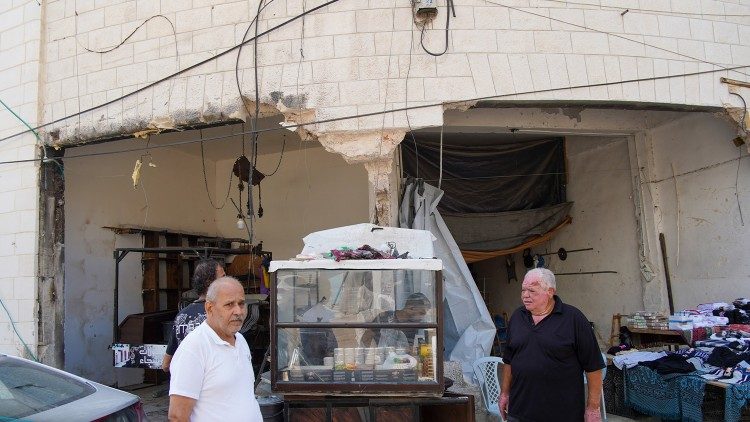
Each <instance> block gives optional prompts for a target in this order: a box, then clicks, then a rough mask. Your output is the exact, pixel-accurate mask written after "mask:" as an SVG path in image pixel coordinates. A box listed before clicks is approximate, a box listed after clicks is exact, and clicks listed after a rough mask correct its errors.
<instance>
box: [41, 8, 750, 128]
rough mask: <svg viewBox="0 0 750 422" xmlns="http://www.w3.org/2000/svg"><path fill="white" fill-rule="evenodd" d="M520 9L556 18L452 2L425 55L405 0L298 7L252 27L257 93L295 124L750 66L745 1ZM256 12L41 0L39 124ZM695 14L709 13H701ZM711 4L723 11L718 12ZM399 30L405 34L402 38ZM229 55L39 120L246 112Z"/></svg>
mask: <svg viewBox="0 0 750 422" xmlns="http://www.w3.org/2000/svg"><path fill="white" fill-rule="evenodd" d="M514 4H515V3H514ZM529 5H530V6H532V7H531V8H530V9H528V10H529V11H532V12H534V13H537V14H540V15H545V16H550V17H552V18H554V19H557V21H550V20H548V19H545V18H542V17H538V16H533V15H529V14H526V13H524V12H523V10H515V9H509V8H505V7H502V6H498V5H493V4H490V3H486V2H482V1H479V0H468V1H467V0H464V1H458V2H457V3H456V13H457V16H456V18H454V19H453V20H452V24H451V29H452V31H451V38H450V47H449V49H448V52H447V54H445V55H443V56H440V57H433V56H430V55H428V54H426V53H425V52H424V51H423V50H422V49H421V47H420V46H419V44H418V38H419V31H412V25H413V23H412V16H411V14H412V10H411V7H410V5H409V4H408V3H404V4H394V3H392V2H391V3H389V2H382V1H373V0H341V1H339V2H338V3H335V4H332V5H330V6H327V7H325V8H323V9H321V10H318V11H316V12H314V13H312V14H311V15H309V16H307V17H306V18H305V19H304V25H303V20H302V19H299V20H297V21H295V22H293V23H291V24H289V25H287V26H284V27H283V28H281V29H279V30H278V31H275V32H273V33H271V34H269V35H266V36H263V37H261V38H260V39H259V42H258V46H259V48H258V75H259V78H258V85H259V91H260V97H261V101H262V102H263V103H264V104H267V105H270V106H273V107H275V108H277V109H280V110H281V111H286V110H297V111H299V110H312V113H307V114H308V120H307V121H310V120H313V119H316V120H320V119H328V118H336V117H344V116H350V115H356V114H363V113H370V112H377V111H380V110H384V109H393V108H399V107H403V106H405V105H406V104H408V105H410V106H412V105H424V104H433V103H437V104H439V103H441V102H446V101H460V100H465V99H469V98H473V97H480V96H487V95H509V97H506V99H513V98H519V99H531V100H535V99H537V100H602V101H634V102H660V103H675V104H694V105H707V106H722V105H724V104H733V105H735V106H737V105H738V104H739V103H738V100H737V99H736V98H732V97H731V96H730V95H729V94H728V92H727V90H726V87H723V86H721V84H720V82H719V77H720V76H727V75H725V73H727V72H723V73H716V74H706V75H700V76H690V77H680V78H674V79H662V80H656V81H644V82H632V83H625V84H613V85H609V86H598V87H592V88H580V89H572V90H570V89H563V90H558V91H551V92H546V93H541V94H529V95H520V96H517V97H514V96H513V94H515V93H522V92H528V91H534V90H544V89H550V88H557V87H567V86H578V85H586V84H599V83H607V82H617V81H620V80H630V79H636V78H648V77H652V76H662V75H667V74H679V73H687V72H697V71H702V70H707V69H711V68H713V66H712V65H710V64H705V63H701V62H700V61H699V60H706V61H709V62H714V63H719V64H721V65H725V66H733V65H740V64H750V36H749V35H748V34H749V31H750V29H749V27H748V23H747V20H744V19H743V18H741V17H736V16H731V15H732V14H741V13H750V2H747V1H746V0H743V1H741V2H739V3H726V2H721V1H713V0H709V1H704V2H701V3H700V4H683V3H679V2H678V3H674V4H664V5H662V4H659V5H653V6H650V7H651V8H653V9H654V10H655V12H652V13H649V12H643V11H637V10H631V11H629V12H628V13H624V14H621V12H622V11H621V10H616V9H613V10H605V9H600V8H598V7H593V6H590V5H588V6H587V5H576V4H568V5H565V4H555V5H547V7H542V6H539V5H537V4H534V5H531V4H529ZM529 5H527V4H525V2H521V4H520V6H522V7H523V6H529ZM305 6H306V7H307V8H310V7H311V6H312V5H309V4H307V5H306V4H304V3H303V2H302V1H301V0H286V1H276V2H273V3H271V4H269V5H268V6H267V7H266V8H265V9H264V11H263V14H262V17H261V19H260V26H259V29H260V30H261V31H262V30H265V29H268V28H270V27H273V26H275V25H278V24H280V23H282V22H284V21H285V20H287V19H289V18H291V17H293V16H296V15H298V14H299V13H301V12H302V11H303V7H305ZM256 9H257V3H256V2H254V1H231V0H211V1H209V0H162V1H160V2H153V1H148V0H126V1H125V0H122V1H118V0H108V1H101V2H99V1H96V2H95V1H81V0H51V1H49V2H47V10H48V13H47V17H46V19H45V22H44V25H46V27H47V28H48V31H47V34H46V37H45V39H44V40H43V44H44V48H45V54H46V56H47V59H46V63H45V68H44V72H45V78H46V82H45V84H44V85H43V87H42V89H43V90H44V92H45V98H46V100H45V103H44V104H43V106H44V107H43V110H44V120H45V121H51V120H54V119H59V118H61V117H64V116H66V115H70V114H72V113H75V112H78V111H79V110H82V109H86V108H89V107H91V106H95V105H98V104H102V103H105V102H107V101H109V100H112V99H114V98H117V97H119V96H121V95H123V94H126V93H129V92H132V91H134V90H135V89H138V88H140V87H143V86H144V85H145V84H148V83H150V82H153V81H156V80H159V79H160V78H162V77H164V76H166V75H169V74H170V73H173V72H175V71H177V70H181V69H185V68H187V67H188V66H190V65H192V64H194V63H197V62H199V61H201V60H203V59H205V58H208V57H210V56H211V55H214V54H217V53H219V52H221V51H223V50H225V49H227V48H229V47H232V46H233V45H236V44H237V43H239V42H240V41H241V39H242V36H243V34H244V32H245V30H246V29H247V27H248V25H249V23H250V21H251V20H252V18H253V17H254V15H255V11H256ZM672 12H674V15H670V13H672ZM444 13H445V10H444V9H443V8H440V11H439V16H438V18H437V21H436V23H435V25H436V28H438V29H439V24H441V23H442V17H443V16H444V15H443V14H444ZM689 13H692V14H693V15H689ZM701 13H705V14H707V15H706V16H703V17H699V16H700V14H701ZM721 13H726V14H728V16H718V15H719V14H721ZM157 14H161V15H163V16H164V17H166V18H167V19H168V20H167V19H164V18H155V19H151V20H150V21H149V22H148V23H146V24H145V25H143V27H141V28H140V29H139V30H138V31H136V32H135V33H134V34H133V36H132V37H131V38H130V39H129V40H128V41H127V42H126V43H125V44H123V45H122V46H121V47H119V48H117V49H115V50H113V51H111V52H108V53H105V54H98V53H92V52H89V51H86V50H85V49H84V47H85V48H87V49H91V50H97V49H99V50H102V49H107V48H111V47H112V46H115V45H117V44H118V43H119V42H120V41H121V40H122V39H123V38H124V37H125V36H127V35H128V34H130V32H132V31H133V29H135V28H136V27H137V26H138V25H140V24H141V23H142V22H143V21H144V20H146V19H147V18H150V17H152V16H155V15H157ZM561 22H570V23H573V24H575V25H582V26H588V27H590V28H594V29H601V30H606V31H608V32H611V33H613V34H616V35H618V36H609V37H608V36H607V35H605V34H602V33H601V32H595V31H590V30H585V29H583V28H581V27H575V26H569V25H565V24H563V23H561ZM172 24H174V29H173V27H172ZM252 33H253V31H250V34H252ZM415 34H416V35H415ZM412 37H414V40H413V41H414V44H415V45H414V46H411V45H410V38H412ZM622 37H625V38H629V39H631V40H634V41H628V40H626V39H623V38H622ZM425 42H426V46H427V47H428V48H430V49H432V50H438V51H439V50H440V48H439V47H442V43H443V38H442V32H441V31H439V30H435V31H430V32H429V33H428V36H427V37H426V40H425ZM644 44H648V45H644ZM649 45H651V46H655V47H649ZM664 50H672V51H675V52H676V53H669V52H667V51H664ZM252 53H253V52H252V44H248V45H247V46H246V47H245V48H244V49H243V51H242V56H241V58H240V61H239V72H238V73H239V85H240V90H241V91H242V95H244V96H245V97H246V98H254V96H255V78H254V71H253V60H254V58H253V54H252ZM686 56H688V57H686ZM235 63H236V54H235V53H234V52H233V53H230V54H228V55H226V56H223V57H221V58H219V59H217V60H213V61H210V62H209V63H207V64H205V65H202V66H200V67H198V68H196V69H193V70H190V71H188V72H186V73H184V74H182V75H180V76H179V77H177V78H174V79H172V80H170V81H168V82H163V83H161V84H159V85H157V86H156V87H154V88H149V89H146V90H144V91H143V92H142V93H139V94H137V95H134V96H132V97H129V98H126V99H123V100H121V101H115V102H114V103H112V104H111V105H109V106H107V107H104V108H103V109H99V110H96V111H93V112H90V113H84V114H83V115H81V116H80V118H79V117H76V118H74V119H69V120H66V121H65V122H62V123H61V124H60V125H57V126H56V127H54V128H50V130H51V132H52V133H53V134H54V137H53V138H51V139H53V140H54V141H55V142H61V143H66V142H70V143H76V142H81V141H86V140H90V139H97V138H106V137H108V136H114V135H120V134H123V133H133V132H138V131H141V130H144V129H147V128H148V126H149V125H151V126H154V127H157V128H158V127H159V124H160V122H161V124H162V125H166V126H168V127H178V128H179V127H182V126H187V125H197V124H200V123H205V122H212V121H217V120H224V119H245V118H246V116H245V114H246V113H245V112H244V108H243V107H242V103H241V101H240V98H241V97H240V94H239V92H238V89H237V86H236V85H237V82H236V80H235ZM407 76H408V81H407ZM729 76H730V77H731V76H732V75H731V74H730V75H729ZM442 111H443V110H442V108H441V107H433V108H426V109H420V110H413V111H411V112H409V116H408V121H407V116H406V114H405V113H404V112H397V113H393V114H390V115H386V116H385V117H382V116H370V117H365V118H360V119H352V120H345V121H338V122H329V123H325V124H319V125H316V126H315V127H310V128H307V129H308V130H310V131H311V132H315V133H317V134H323V133H330V132H337V131H348V132H352V131H355V132H356V131H370V130H384V129H387V130H406V129H407V128H408V127H409V126H411V127H423V126H434V125H440V124H441V123H442ZM165 122H166V123H165Z"/></svg>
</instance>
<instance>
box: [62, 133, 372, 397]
mask: <svg viewBox="0 0 750 422" xmlns="http://www.w3.org/2000/svg"><path fill="white" fill-rule="evenodd" d="M277 120H278V119H277ZM277 124H278V123H277V122H276V121H265V119H262V120H261V127H267V126H271V125H277ZM245 130H248V128H247V127H245ZM242 131H243V125H242V124H240V123H238V124H234V125H226V126H217V127H206V128H203V129H196V130H190V131H184V132H172V133H164V134H159V135H152V136H151V137H150V138H149V139H148V140H146V139H139V138H130V139H124V140H120V141H110V142H106V143H100V144H95V145H87V146H81V147H76V148H68V149H67V150H66V151H65V154H66V156H71V157H72V156H82V157H81V158H75V159H73V158H70V159H67V160H66V165H65V204H66V205H65V238H66V245H65V249H66V250H65V263H64V269H65V280H66V282H65V289H64V291H65V309H64V320H65V330H64V337H65V338H64V340H65V342H64V343H65V369H66V370H67V371H70V372H73V373H76V374H80V375H82V376H84V377H87V378H90V379H93V380H96V381H99V382H103V383H105V384H110V385H114V384H117V385H119V386H127V385H135V384H140V383H143V382H144V369H130V368H127V369H119V368H115V367H114V366H113V351H112V350H110V347H111V346H112V344H113V343H116V341H113V340H115V339H118V340H119V343H127V344H131V345H143V344H152V345H159V346H158V347H157V346H153V347H151V346H150V347H135V348H133V347H128V349H125V353H120V357H119V359H118V363H119V364H120V365H125V366H126V365H129V364H137V365H139V366H141V367H150V368H153V367H159V366H160V361H159V358H157V356H159V354H160V352H161V350H163V348H164V345H165V344H166V342H165V341H164V338H165V337H164V334H163V333H164V330H163V328H166V327H167V325H168V322H169V321H170V320H172V319H173V318H174V314H175V313H176V311H177V309H178V308H179V307H180V304H181V303H183V304H184V303H186V301H189V300H191V297H190V295H191V292H190V288H191V287H190V277H191V276H192V273H193V269H194V266H195V262H196V261H197V260H198V259H199V258H201V257H205V256H210V257H212V258H214V259H217V260H219V261H222V262H223V264H224V265H225V268H226V272H227V274H229V275H232V276H234V277H236V278H238V279H239V280H240V281H241V282H242V283H243V285H244V286H245V289H246V293H247V294H248V302H251V303H253V302H254V303H256V305H254V306H257V307H259V309H257V311H258V312H254V307H251V308H250V309H249V312H248V319H250V318H255V317H256V316H257V319H256V320H255V321H249V320H246V323H247V324H246V328H248V330H247V332H246V337H247V339H248V343H249V344H250V346H251V347H252V348H253V349H254V356H255V355H257V354H260V356H259V357H257V358H258V360H260V358H261V357H262V354H263V352H262V351H261V352H259V350H263V351H264V350H265V349H266V348H267V345H268V328H267V324H268V301H267V299H266V298H267V296H268V290H267V287H268V277H267V271H266V268H267V265H268V262H270V259H271V258H273V259H284V258H291V257H293V256H294V255H296V254H297V253H298V252H299V251H300V249H301V247H302V240H301V239H302V237H304V235H306V234H307V233H309V232H312V231H315V230H319V229H321V228H328V227H332V226H338V225H341V224H350V223H355V222H361V221H366V220H367V219H368V215H369V213H368V208H369V206H368V193H367V192H368V181H367V173H366V171H365V169H364V168H363V167H362V166H354V165H348V164H346V163H345V162H344V160H343V159H342V158H341V157H340V156H338V155H336V154H331V153H328V152H326V151H325V150H324V149H323V148H322V147H321V146H320V144H318V143H316V142H306V141H302V140H301V139H300V138H299V137H298V136H297V135H296V134H294V133H292V132H289V131H283V132H279V131H272V132H268V133H267V134H264V135H263V136H261V137H260V139H259V141H258V154H257V157H258V158H257V169H258V172H261V173H262V174H263V176H262V177H261V178H260V179H261V180H260V181H259V183H254V184H253V186H252V188H250V185H249V184H248V183H247V178H245V180H243V182H242V190H240V188H239V180H238V177H237V176H236V175H235V173H234V172H233V168H234V167H235V163H236V162H237V160H238V158H239V157H241V156H245V157H251V152H250V149H249V148H250V146H249V145H250V142H249V140H248V139H243V137H242V136H241V135H234V134H237V133H240V132H242ZM200 139H204V140H205V141H204V142H194V143H189V144H183V145H170V144H175V143H180V142H182V141H185V140H193V141H195V140H200ZM243 143H244V147H243ZM134 148H138V149H139V150H138V151H134V152H126V153H116V152H117V151H122V150H129V149H134ZM87 154H97V155H95V156H86V155H87ZM257 178H258V177H257V176H256V179H257ZM254 182H257V180H254ZM248 192H252V198H253V201H252V202H253V204H252V205H253V209H254V211H255V217H254V220H252V221H251V219H250V217H249V212H248V207H247V197H248ZM341 197H346V198H347V207H345V208H344V207H335V206H331V204H337V203H339V202H340V201H339V198H341ZM235 205H236V207H235ZM238 208H239V210H238ZM261 208H262V216H261ZM240 222H242V223H241V224H240ZM251 223H252V231H253V242H252V243H249V242H248V238H249V236H248V232H249V231H250V229H251ZM143 248H147V250H142V249H143ZM126 251H127V252H126ZM116 279H117V289H116V288H115V280H116ZM116 290H117V305H115V291H116ZM115 309H117V310H116V314H115V313H114V312H115ZM113 319H114V321H113ZM114 327H116V328H114ZM113 331H114V332H113ZM118 337H119V338H118ZM120 350H121V351H122V349H120ZM132 351H135V352H136V353H130V352H132ZM140 355H145V356H144V358H143V359H141V357H140ZM149 355H151V356H152V358H149V357H148V356H149ZM136 359H138V360H139V361H140V362H136ZM256 365H257V363H256ZM160 372H161V371H160V370H155V369H146V370H145V376H146V378H145V382H147V383H154V382H159V381H161V379H160V378H157V377H159V376H163V375H159V373H160Z"/></svg>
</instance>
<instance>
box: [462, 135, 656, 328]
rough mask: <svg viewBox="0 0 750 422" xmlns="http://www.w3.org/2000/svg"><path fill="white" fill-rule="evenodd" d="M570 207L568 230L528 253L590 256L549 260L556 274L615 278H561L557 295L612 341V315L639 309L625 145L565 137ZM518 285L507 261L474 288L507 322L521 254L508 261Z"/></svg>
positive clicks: (492, 265) (489, 269)
mask: <svg viewBox="0 0 750 422" xmlns="http://www.w3.org/2000/svg"><path fill="white" fill-rule="evenodd" d="M566 149H567V159H568V161H567V163H568V175H569V177H568V185H567V195H568V200H569V201H573V202H574V205H573V209H572V211H571V217H573V223H572V224H571V225H569V226H567V227H565V228H564V229H562V230H561V231H560V233H559V234H558V235H557V236H555V237H554V238H552V239H551V240H550V241H549V242H547V244H545V245H544V246H543V247H537V248H534V249H533V253H545V252H555V251H557V250H558V249H559V248H561V247H564V248H566V249H568V250H570V249H580V248H594V250H593V251H584V252H578V253H571V254H569V255H568V258H567V260H565V261H561V260H560V259H559V258H558V257H557V256H556V255H552V256H546V257H545V260H546V261H547V263H548V265H547V266H548V267H549V268H550V269H551V270H552V271H554V272H555V273H575V272H590V271H602V270H605V271H616V272H617V274H594V275H572V276H571V275H560V276H558V277H557V289H558V294H559V295H560V297H561V298H562V300H563V301H564V302H566V303H569V304H571V305H574V306H576V307H578V308H579V309H581V310H582V311H583V312H584V314H586V316H587V317H588V318H589V320H591V321H593V322H594V326H595V328H596V329H597V332H598V334H599V335H600V336H601V337H602V338H604V339H607V340H608V339H609V331H610V326H611V323H612V314H613V313H618V312H619V313H630V312H633V311H636V310H641V309H642V308H643V298H642V292H641V288H640V285H641V282H640V274H639V270H638V255H637V254H638V243H637V239H636V234H635V218H634V216H633V205H632V198H631V183H630V176H631V172H630V167H629V159H628V141H627V139H625V138H606V137H593V136H592V137H581V136H569V137H566ZM513 259H514V261H515V264H516V265H515V269H516V274H517V277H518V280H517V281H511V282H510V283H508V278H507V275H506V274H507V273H506V269H505V266H506V261H505V257H500V258H495V259H492V260H487V261H483V262H480V263H477V264H476V265H475V268H476V275H477V279H476V281H477V285H478V286H479V288H480V289H485V291H486V294H487V297H488V307H489V308H490V312H492V313H493V314H495V313H500V312H507V313H508V316H510V314H511V313H512V312H513V311H514V310H515V309H516V308H517V307H518V306H520V305H521V299H520V298H521V281H522V280H523V276H524V274H525V272H526V270H525V268H524V267H523V258H522V256H521V254H520V253H518V254H515V255H514V256H513Z"/></svg>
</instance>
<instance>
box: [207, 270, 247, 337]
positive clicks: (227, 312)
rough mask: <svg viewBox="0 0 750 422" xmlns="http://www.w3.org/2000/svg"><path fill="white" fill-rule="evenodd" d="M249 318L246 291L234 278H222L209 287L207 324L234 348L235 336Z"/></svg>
mask: <svg viewBox="0 0 750 422" xmlns="http://www.w3.org/2000/svg"><path fill="white" fill-rule="evenodd" d="M246 316H247V306H246V305H245V289H243V288H242V285H241V284H240V282H239V281H237V280H236V279H234V278H232V277H222V278H220V279H218V280H216V281H214V282H213V283H211V285H210V286H208V292H207V293H206V323H207V324H208V325H209V326H210V327H211V328H212V329H213V330H214V331H215V332H216V334H218V335H219V337H220V338H221V339H222V340H224V341H226V342H228V343H229V344H231V345H233V346H234V340H235V334H236V333H237V332H238V331H239V330H240V328H241V327H242V322H243V321H244V320H245V317H246Z"/></svg>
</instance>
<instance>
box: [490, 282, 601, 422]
mask: <svg viewBox="0 0 750 422" xmlns="http://www.w3.org/2000/svg"><path fill="white" fill-rule="evenodd" d="M554 299H555V307H554V308H553V310H552V313H551V314H550V315H548V316H547V317H545V318H544V319H543V320H542V321H540V322H539V324H537V325H534V321H533V319H532V318H531V313H530V312H529V311H528V310H526V308H524V307H523V306H521V307H519V308H518V309H517V310H516V311H515V312H513V315H512V316H511V318H510V321H509V323H508V342H507V346H506V348H505V352H504V354H503V361H504V362H505V363H506V364H509V365H510V366H511V373H512V377H513V378H512V379H511V387H510V403H509V409H508V414H509V415H510V416H513V417H514V418H517V419H518V420H520V421H522V422H547V421H556V422H566V421H570V422H580V421H582V420H583V415H584V410H585V407H586V403H585V401H586V397H585V395H584V385H583V377H584V375H583V372H584V371H586V372H591V371H596V370H599V369H602V368H604V361H603V359H602V355H601V352H600V350H599V346H598V344H597V342H596V336H595V335H594V330H593V328H592V327H591V324H589V321H588V319H587V318H586V317H585V316H584V315H583V313H582V312H581V311H579V310H578V309H577V308H575V307H573V306H570V305H566V304H564V303H563V302H562V300H560V298H559V297H557V296H555V297H554Z"/></svg>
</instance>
